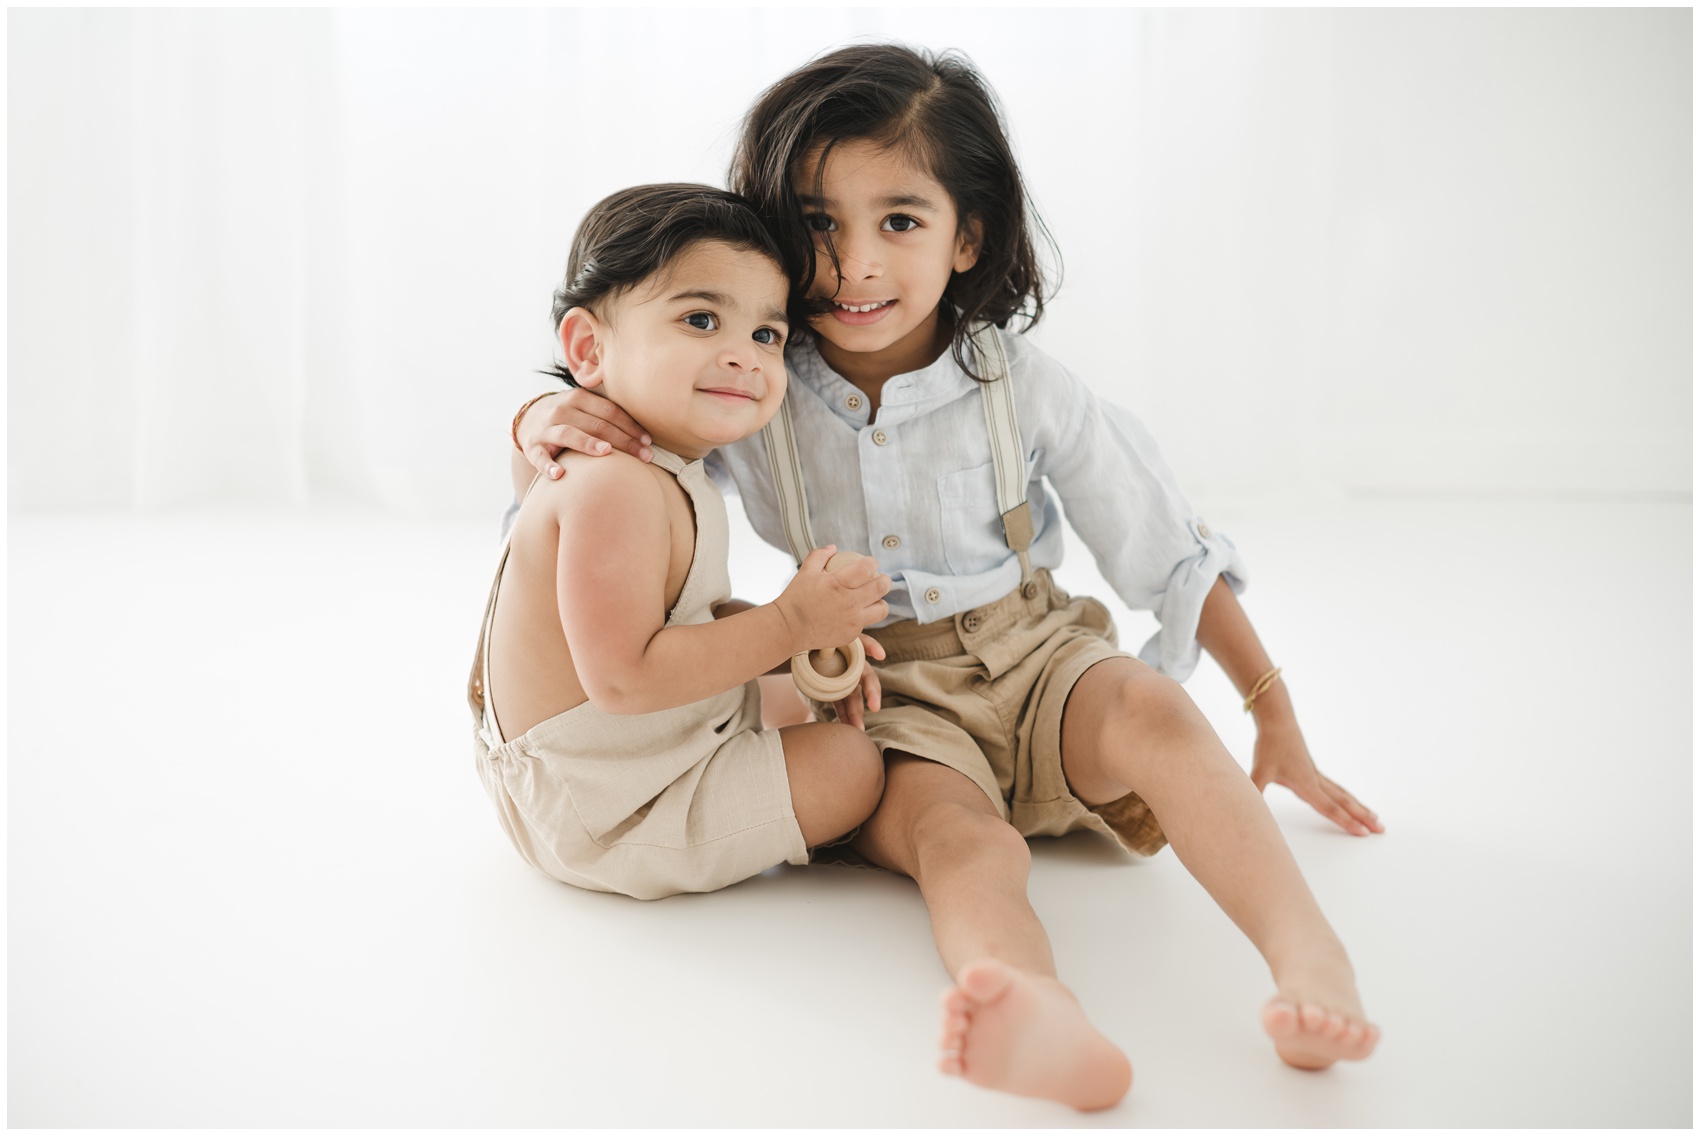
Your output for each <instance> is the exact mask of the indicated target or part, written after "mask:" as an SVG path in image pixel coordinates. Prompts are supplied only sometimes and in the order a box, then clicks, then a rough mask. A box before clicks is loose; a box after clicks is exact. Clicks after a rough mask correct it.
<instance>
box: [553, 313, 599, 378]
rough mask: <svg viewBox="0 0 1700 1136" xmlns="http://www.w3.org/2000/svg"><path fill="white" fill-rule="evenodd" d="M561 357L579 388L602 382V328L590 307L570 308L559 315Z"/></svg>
mask: <svg viewBox="0 0 1700 1136" xmlns="http://www.w3.org/2000/svg"><path fill="white" fill-rule="evenodd" d="M559 334H560V337H561V357H562V359H563V360H564V361H565V362H566V364H567V370H569V371H571V372H572V375H573V381H574V382H576V383H577V384H578V385H579V386H581V387H596V386H601V385H602V379H603V377H604V376H603V374H602V352H603V338H604V334H605V329H604V327H603V324H602V321H601V320H599V319H597V318H596V313H595V312H592V311H591V310H590V309H589V308H570V309H568V311H567V314H566V315H564V316H562V317H561V326H560V328H559Z"/></svg>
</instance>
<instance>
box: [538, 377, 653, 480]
mask: <svg viewBox="0 0 1700 1136" xmlns="http://www.w3.org/2000/svg"><path fill="white" fill-rule="evenodd" d="M514 440H515V441H517V442H518V443H519V448H520V452H521V453H523V454H525V460H526V461H528V462H530V463H531V464H532V466H533V467H535V468H536V469H537V471H538V472H539V473H542V474H543V475H544V476H545V477H548V478H550V479H551V480H553V479H555V478H558V477H560V476H561V474H562V472H564V471H563V470H562V469H561V467H560V466H559V465H557V464H556V462H555V456H556V455H557V454H559V453H560V452H561V451H562V450H576V451H578V452H579V453H581V454H589V455H591V456H592V457H601V456H602V455H603V454H610V453H613V452H614V451H615V450H624V451H625V452H626V453H628V454H631V455H632V456H633V457H634V458H638V459H639V460H641V461H648V460H649V459H650V458H651V457H653V456H654V455H653V454H651V453H650V450H649V443H650V437H649V435H648V434H647V433H646V432H645V431H644V428H643V427H642V426H639V425H638V424H637V420H636V419H635V418H633V417H632V416H631V415H629V414H627V413H626V412H625V411H623V410H621V409H620V408H619V407H618V406H616V405H614V404H613V403H612V402H609V401H608V400H607V399H605V398H603V397H602V396H601V395H599V394H595V393H593V392H591V391H588V390H585V389H584V388H583V387H573V388H572V389H571V390H565V391H562V392H561V393H560V394H552V395H550V396H549V397H547V398H540V399H538V400H537V401H536V402H535V403H533V404H532V405H531V407H530V408H529V409H527V410H526V412H525V415H524V417H522V418H521V419H520V420H519V425H518V426H517V427H516V428H515V429H514Z"/></svg>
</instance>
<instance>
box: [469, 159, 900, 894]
mask: <svg viewBox="0 0 1700 1136" xmlns="http://www.w3.org/2000/svg"><path fill="white" fill-rule="evenodd" d="M782 264H783V259H782V257H781V254H780V250H779V248H778V246H777V245H776V244H775V242H774V239H773V237H772V236H771V235H770V233H769V231H768V230H767V228H766V227H765V226H764V225H763V224H762V222H761V221H760V219H759V218H758V217H757V216H756V215H755V213H754V212H752V211H751V209H750V207H749V206H748V205H747V204H746V203H745V202H743V201H741V200H739V199H738V198H737V197H735V196H733V195H732V194H729V193H726V192H724V191H722V190H717V189H711V188H709V187H707V186H695V185H651V186H640V187H638V188H636V189H628V190H625V191H623V192H621V193H616V194H614V195H613V196H611V197H608V198H607V199H605V200H603V201H602V202H601V203H599V204H598V205H597V206H596V207H595V208H593V209H592V210H591V211H590V213H589V215H588V216H586V217H585V220H584V223H583V224H582V225H581V226H580V228H579V231H578V235H577V237H576V239H575V240H574V242H573V249H572V256H571V259H570V261H569V262H568V265H567V274H566V279H565V281H564V282H563V283H562V285H561V287H560V288H559V289H558V290H557V291H556V292H555V304H554V316H555V323H556V327H557V330H558V334H559V337H560V342H561V349H562V352H563V358H564V360H565V362H564V365H563V367H562V369H561V374H562V377H563V378H566V379H568V380H569V381H572V382H575V383H577V384H578V385H579V386H580V387H583V388H587V389H588V388H591V387H596V388H600V389H601V390H602V391H603V392H604V393H605V394H606V395H607V397H608V398H609V399H612V400H613V401H614V403H615V404H617V405H619V406H621V407H623V408H624V409H625V410H626V411H627V412H629V413H631V414H633V415H636V416H637V417H638V418H640V419H641V420H642V421H643V422H644V423H645V424H646V426H647V428H648V432H649V434H650V436H651V437H652V439H653V441H654V448H653V458H654V460H653V464H646V463H644V462H641V461H638V460H637V459H635V458H632V457H629V456H626V455H624V454H621V455H618V456H616V457H614V458H612V459H610V460H606V461H592V460H590V459H589V458H581V457H576V456H574V457H568V458H566V459H565V461H564V462H563V465H564V472H565V476H563V477H561V478H560V479H559V480H558V481H550V480H545V479H538V480H537V482H536V483H535V485H534V487H533V489H532V491H531V492H530V493H528V494H526V495H525V499H524V502H523V504H522V505H521V507H520V509H519V513H518V516H517V518H516V519H515V521H514V524H513V526H512V529H511V531H510V533H509V537H508V540H507V542H506V543H505V545H504V547H503V549H502V556H501V560H500V562H499V564H498V567H497V569H496V579H495V583H494V585H493V586H492V587H491V589H490V598H489V602H488V604H487V605H486V608H485V613H484V623H483V629H482V631H481V633H480V635H479V644H478V654H477V657H476V659H475V660H474V663H473V671H472V679H471V683H470V689H469V692H468V697H469V699H470V701H471V703H472V708H473V713H474V716H475V718H476V719H477V722H478V730H477V740H476V741H475V743H474V748H475V751H476V754H477V760H478V769H479V773H480V775H481V777H482V778H483V781H484V785H485V788H486V789H487V790H488V791H489V793H490V796H491V798H492V799H493V800H494V801H495V803H496V808H497V811H498V813H499V814H500V816H501V820H502V824H503V826H504V827H505V828H506V829H507V832H508V835H509V836H510V837H511V838H512V839H513V842H514V846H515V847H516V848H518V849H519V852H520V855H522V856H524V857H525V858H526V859H527V860H528V861H530V862H531V863H532V864H533V865H534V866H536V867H537V868H539V869H541V870H542V871H544V872H546V873H548V874H549V875H551V876H554V877H555V878H556V879H559V880H564V881H565V882H567V883H570V884H576V885H577V886H579V887H583V888H590V889H593V890H597V891H614V892H623V893H625V894H626V895H630V896H635V897H637V898H639V899H654V898H657V897H660V896H665V895H672V894H674V893H677V892H683V891H711V890H713V889H715V888H721V887H725V886H726V885H728V884H731V883H735V882H737V881H738V880H741V879H744V878H746V877H748V876H751V875H754V874H755V873H757V872H760V871H762V870H763V869H765V868H769V867H772V866H773V865H775V864H778V863H781V862H789V863H804V862H806V861H807V859H808V849H809V848H812V847H814V846H815V845H818V844H821V843H823V842H826V841H829V840H833V839H835V838H838V837H841V836H843V835H844V834H845V833H847V832H849V831H850V829H851V828H853V827H854V826H856V825H857V824H860V823H861V822H862V821H863V820H865V819H866V818H867V816H868V814H869V813H871V812H872V811H873V809H874V805H875V804H876V803H877V802H878V800H879V796H880V789H881V785H882V783H883V770H882V767H881V762H880V759H879V756H878V753H877V751H876V749H875V747H874V745H873V743H872V742H870V741H869V740H868V738H867V737H866V736H865V735H864V734H862V733H861V732H860V731H859V730H856V729H854V728H852V727H850V726H844V725H834V724H821V723H816V724H810V725H799V726H795V727H792V728H788V729H785V730H781V731H772V730H769V731H763V730H762V729H761V728H760V725H759V721H758V718H759V712H760V710H759V708H760V697H759V694H758V693H757V689H756V684H755V681H754V680H755V678H756V676H757V675H760V674H763V673H764V672H767V671H770V670H773V669H775V668H777V667H780V666H781V665H783V664H784V663H786V662H787V661H788V660H789V659H790V658H791V656H793V655H794V654H797V653H798V652H801V651H807V650H815V649H825V648H831V647H841V646H843V645H844V644H845V643H848V642H850V641H852V640H854V639H855V638H856V637H857V635H858V634H859V633H860V632H861V630H862V628H863V627H864V626H866V625H867V624H869V623H874V622H878V621H879V620H880V619H882V618H884V617H885V615H886V605H885V603H884V602H883V600H881V598H880V597H881V596H883V595H884V594H885V593H886V591H887V590H888V589H889V587H890V579H889V578H888V577H886V576H884V575H882V574H880V572H879V569H878V567H877V565H876V564H875V563H874V561H873V560H872V559H863V560H860V561H856V562H854V563H852V564H850V565H848V566H846V567H843V568H840V569H839V570H837V571H836V572H828V571H825V570H824V567H823V566H824V565H825V563H826V561H827V558H828V557H829V556H830V555H831V553H832V551H833V550H832V549H830V548H828V549H821V550H817V551H812V552H811V553H810V555H809V556H807V557H806V558H805V559H804V561H803V564H802V566H801V567H800V568H799V570H798V572H797V575H796V578H795V579H793V580H792V581H791V583H790V584H789V585H788V586H787V587H786V589H785V591H784V593H783V594H781V595H780V597H779V598H778V599H777V600H775V601H774V602H773V603H771V604H766V605H764V606H762V607H758V608H751V607H750V605H749V604H745V603H729V602H728V600H729V595H728V586H727V574H726V510H725V504H724V502H723V501H722V500H721V497H720V494H719V492H718V491H717V490H716V489H715V488H714V487H713V486H712V485H711V484H710V483H709V480H708V476H707V474H706V473H705V472H704V470H703V464H702V458H703V456H704V455H705V454H707V453H708V452H709V451H710V450H712V449H714V448H715V447H717V446H725V445H729V444H731V443H734V442H737V441H738V440H739V439H741V438H745V437H748V436H749V435H751V434H753V433H755V432H756V431H758V430H760V429H761V428H762V427H763V426H765V425H766V424H767V422H768V419H769V418H771V417H772V416H773V413H774V411H775V410H776V409H777V408H778V407H779V405H780V404H781V402H782V401H783V399H784V397H785V386H786V375H785V360H784V348H785V341H786V336H787V330H788V326H789V324H788V320H787V318H786V303H787V299H788V294H789V291H790V281H789V279H788V278H787V276H786V274H785V272H784V271H783V270H782V268H781V265H782ZM865 646H866V647H867V649H868V651H869V652H870V653H871V654H873V655H874V656H875V657H878V655H879V653H880V652H879V647H878V644H877V643H875V642H874V641H872V640H868V641H867V642H866V644H865ZM862 693H863V694H865V695H866V696H867V697H868V698H869V700H870V702H873V703H877V699H878V689H877V680H876V679H874V678H873V677H872V672H871V670H870V672H869V674H868V676H867V677H866V678H865V679H864V684H863V687H862Z"/></svg>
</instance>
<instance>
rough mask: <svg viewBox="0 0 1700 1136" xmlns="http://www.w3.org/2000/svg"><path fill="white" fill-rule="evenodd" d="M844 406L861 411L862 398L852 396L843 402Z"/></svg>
mask: <svg viewBox="0 0 1700 1136" xmlns="http://www.w3.org/2000/svg"><path fill="white" fill-rule="evenodd" d="M844 405H845V406H848V407H849V408H850V409H851V410H860V409H862V396H861V395H859V394H853V395H851V396H850V397H849V398H847V399H845V400H844Z"/></svg>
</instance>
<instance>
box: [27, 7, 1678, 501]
mask: <svg viewBox="0 0 1700 1136" xmlns="http://www.w3.org/2000/svg"><path fill="white" fill-rule="evenodd" d="M7 18H8V61H7V62H8V72H9V73H8V83H9V101H8V116H9V122H8V126H9V141H8V223H9V239H10V245H9V251H8V265H7V268H8V283H9V300H8V303H9V310H8V317H9V329H8V330H9V342H8V359H7V362H8V375H9V377H8V402H9V419H8V445H9V456H8V463H9V490H8V492H9V503H10V506H11V508H12V509H14V510H23V511H32V512H33V511H45V510H57V509H63V508H88V507H102V508H112V507H117V508H128V507H138V508H144V509H157V508H165V507H175V506H182V505H197V504H214V503H241V504H252V505H262V506H264V505H271V506H276V505H282V506H290V505H294V506H300V505H317V504H323V503H352V504H356V505H360V506H365V507H376V508H379V509H382V510H385V511H390V512H396V513H402V514H411V515H420V516H427V515H442V514H478V513H482V514H485V515H490V514H492V513H493V512H494V511H495V510H498V509H499V508H500V507H501V504H502V503H503V501H504V500H505V498H506V496H507V488H506V459H505V455H504V447H505V445H506V442H505V437H504V436H505V431H506V429H507V423H508V417H509V415H510V414H511V412H512V409H513V407H514V406H515V405H517V403H518V402H519V400H520V399H521V398H523V397H524V396H525V395H526V394H527V393H529V392H531V391H533V390H537V389H542V385H541V381H540V380H539V379H537V378H536V376H534V375H533V374H531V372H532V371H533V370H534V369H536V368H538V367H540V366H544V365H546V364H547V362H548V359H549V344H550V336H549V328H548V319H547V315H546V313H547V311H548V301H549V292H550V289H551V288H552V287H553V285H554V283H555V278H556V275H557V273H558V272H559V271H560V268H561V266H562V264H563V263H564V260H565V255H566V250H567V245H568V242H569V240H570V237H571V233H572V230H573V228H574V226H575V224H576V223H577V221H578V219H579V217H580V216H581V215H582V214H583V212H584V210H585V209H586V208H587V207H588V206H589V205H590V204H591V203H592V202H593V201H595V200H596V199H597V198H599V197H600V196H602V195H603V194H605V193H607V192H609V191H611V190H613V189H616V188H619V187H621V186H625V185H628V184H633V183H637V182H643V181H660V180H692V179H694V180H700V181H707V182H713V183H719V182H720V181H721V179H722V178H723V176H724V170H725V165H726V160H727V158H728V156H729V154H730V150H731V145H732V140H733V138H734V136H735V132H736V129H737V124H738V120H739V117H740V115H741V114H742V112H743V111H744V109H745V108H746V107H747V106H748V104H749V103H750V101H751V99H752V98H753V97H754V96H755V95H756V94H757V92H758V91H760V90H761V89H762V88H763V87H764V86H766V85H767V84H768V83H770V82H772V81H773V80H774V79H776V78H778V77H779V76H780V75H782V74H783V73H785V72H786V71H787V70H789V69H791V68H792V67H795V66H796V65H798V64H799V63H801V62H803V61H804V60H805V59H807V58H809V57H810V56H812V55H814V54H816V53H818V52H820V51H822V50H825V49H828V48H830V47H833V46H836V45H839V44H843V43H846V42H850V41H852V40H854V39H858V38H869V37H872V38H883V39H900V40H903V41H905V42H909V43H913V44H918V45H923V46H928V47H932V48H945V47H959V48H962V49H963V50H965V51H966V52H967V53H968V54H969V55H970V56H971V57H972V58H973V59H974V60H975V62H976V63H977V64H979V66H980V67H981V68H982V70H983V71H984V73H985V74H986V75H987V77H988V78H989V79H990V81H991V83H992V84H993V86H994V87H995V88H996V89H997V91H998V92H999V94H1000V96H1001V97H1002V99H1003V101H1004V104H1005V107H1006V109H1007V112H1008V116H1009V121H1010V124H1011V130H1012V134H1013V137H1014V140H1015V144H1016V147H1017V150H1018V153H1019V154H1020V156H1021V158H1022V161H1023V163H1024V168H1025V172H1026V174H1027V176H1028V178H1029V181H1030V184H1031V187H1032V191H1033V194H1034V196H1035V198H1036V200H1037V202H1038V205H1039V209H1040V211H1041V213H1042V215H1043V216H1044V217H1045V219H1046V220H1047V221H1048V222H1049V224H1050V226H1051V228H1052V230H1053V232H1054V233H1055V235H1056V238H1057V240H1058V242H1059V244H1060V246H1061V248H1062V252H1063V256H1064V259H1065V262H1066V268H1067V273H1066V277H1065V284H1064V287H1063V290H1062V292H1061V294H1060V295H1059V297H1058V299H1057V301H1056V303H1055V305H1054V307H1053V308H1052V310H1051V312H1050V314H1049V316H1048V317H1047V320H1046V322H1045V324H1043V325H1042V326H1041V328H1040V330H1039V331H1038V332H1036V335H1038V337H1039V339H1040V341H1041V342H1042V343H1043V345H1044V346H1045V347H1046V348H1047V349H1048V350H1050V351H1051V352H1052V353H1054V354H1056V355H1057V356H1059V357H1060V358H1061V359H1063V360H1064V361H1065V362H1066V363H1068V364H1069V365H1070V366H1072V367H1073V368H1074V369H1075V370H1076V371H1078V372H1079V373H1081V374H1082V375H1083V376H1085V377H1086V378H1087V380H1088V381H1089V382H1091V383H1092V384H1093V385H1094V386H1095V387H1096V388H1097V389H1098V390H1099V391H1100V392H1102V393H1103V394H1105V395H1106V396H1108V397H1111V398H1114V399H1116V400H1118V401H1121V402H1123V403H1124V404H1126V405H1128V406H1130V407H1131V408H1133V409H1134V410H1135V411H1136V413H1138V414H1140V415H1141V416H1142V417H1143V418H1144V419H1145V420H1146V422H1147V424H1148V425H1149V426H1150V427H1151V428H1152V430H1153V432H1154V433H1155V434H1156V436H1157V437H1158V439H1159V440H1160V441H1161V442H1162V443H1163V444H1164V446H1165V449H1166V451H1167V453H1168V456H1169V458H1170V460H1171V462H1172V464H1173V465H1174V466H1175V468H1176V470H1177V473H1178V474H1179V476H1180V478H1181V481H1182V484H1183V486H1185V487H1186V488H1187V489H1188V490H1189V492H1190V493H1191V494H1192V495H1193V496H1194V498H1195V499H1197V500H1200V501H1201V502H1204V503H1206V504H1209V503H1212V502H1221V501H1223V500H1226V499H1242V498H1253V497H1257V496H1261V495H1269V494H1276V495H1289V496H1291V495H1304V494H1318V493H1320V494H1326V495H1330V496H1336V497H1337V496H1339V495H1342V494H1358V493H1365V492H1368V493H1377V494H1381V493H1400V494H1403V493H1417V494H1423V493H1436V492H1439V493H1443V494H1455V493H1460V492H1463V493H1507V492H1510V493H1515V494H1519V495H1526V494H1531V493H1534V494H1540V495H1547V494H1554V495H1584V496H1598V495H1600V494H1614V495H1616V494H1634V495H1648V494H1651V495H1656V496H1671V495H1681V494H1686V493H1687V492H1688V490H1689V488H1690V471H1691V454H1692V431H1691V415H1692V369H1691V368H1692V354H1691V350H1692V315H1691V312H1692V300H1693V295H1692V247H1693V246H1692V235H1693V234H1692V176H1691V169H1692V113H1691V89H1692V51H1691V13H1690V12H1688V11H1686V10H1642V11H1613V10H1596V11H1583V10H1546V11H1541V10H1503V11H1373V10H1372V11H1310V12H1279V11H1242V12H1203V11H1151V10H1144V11H1119V10H1046V11H1044V12H1043V13H1040V12H1039V11H1038V10H1033V9H1028V10H1023V9H988V10H980V11H972V10H966V9H935V10H913V9H904V10H901V11H900V10H896V9H884V10H878V9H860V10H844V11H837V12H833V11H775V10H759V9H727V10H713V9H697V10H668V11H642V10H618V11H615V10H554V11H537V10H530V11H465V10H448V9H436V10H415V11H407V10H394V9H389V10H385V9H368V10H355V11H322V10H321V11H241V10H238V11H215V10H178V11H148V10H128V11H126V10H107V11H49V10H14V11H12V12H10V13H9V14H8V17H7Z"/></svg>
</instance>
